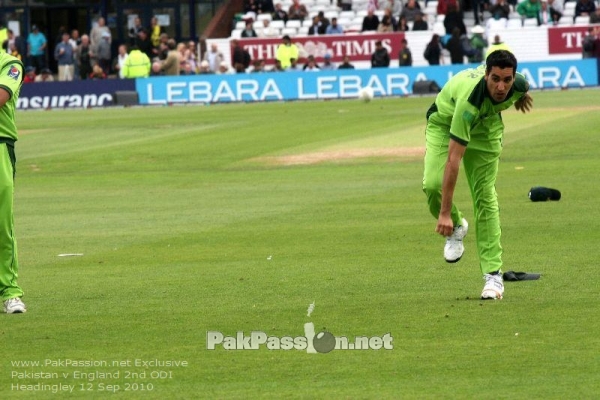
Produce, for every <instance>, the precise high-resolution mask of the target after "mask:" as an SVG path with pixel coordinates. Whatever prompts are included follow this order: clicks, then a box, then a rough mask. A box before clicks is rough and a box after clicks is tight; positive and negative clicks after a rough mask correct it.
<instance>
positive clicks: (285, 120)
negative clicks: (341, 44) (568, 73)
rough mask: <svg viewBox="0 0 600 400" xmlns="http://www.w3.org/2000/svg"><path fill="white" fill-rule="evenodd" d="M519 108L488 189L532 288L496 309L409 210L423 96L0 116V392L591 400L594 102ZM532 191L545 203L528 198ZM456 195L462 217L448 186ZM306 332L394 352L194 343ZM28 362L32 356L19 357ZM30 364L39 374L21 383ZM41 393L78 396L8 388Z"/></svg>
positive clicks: (554, 98)
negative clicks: (0, 200) (5, 141)
mask: <svg viewBox="0 0 600 400" xmlns="http://www.w3.org/2000/svg"><path fill="white" fill-rule="evenodd" d="M533 97H534V111H533V112H532V113H531V114H527V115H523V114H519V113H517V112H516V111H515V110H514V109H512V110H509V111H507V112H505V113H503V118H504V121H505V124H506V131H505V140H504V152H503V154H502V159H501V166H500V173H499V176H498V181H497V191H498V194H499V201H500V207H501V221H502V233H503V239H502V243H503V247H504V250H505V252H504V256H503V259H504V262H505V267H504V270H515V271H527V272H539V273H542V274H543V276H542V278H541V279H540V280H539V281H534V282H519V283H512V282H508V283H506V289H505V298H504V299H503V300H501V301H495V302H494V301H490V302H482V301H480V300H479V294H480V292H481V288H482V287H483V280H482V279H481V274H480V272H479V265H478V261H477V256H476V252H475V240H474V236H475V235H474V230H473V232H471V233H470V234H469V235H468V236H467V238H466V239H465V247H466V252H465V256H464V257H463V259H462V260H461V261H460V263H458V264H454V265H449V264H446V263H445V262H444V260H443V256H442V248H443V245H444V240H443V238H441V237H439V236H438V235H436V234H435V232H434V228H435V219H433V218H432V217H431V215H429V214H428V211H427V207H426V203H425V196H424V194H423V193H422V191H421V181H422V169H423V166H422V156H421V155H420V153H419V152H420V151H421V150H422V147H423V146H424V122H425V119H424V118H425V112H426V110H427V108H428V107H429V105H430V104H431V102H432V101H433V98H432V97H422V98H390V99H376V100H374V101H372V102H371V103H368V104H365V103H361V102H359V101H357V100H346V101H326V102H322V101H319V102H290V103H271V104H235V105H219V106H183V107H156V108H115V109H93V110H77V111H58V110H57V111H50V112H47V111H38V112H19V113H18V116H17V117H18V125H19V128H20V131H21V136H20V140H19V141H18V143H17V157H18V164H17V178H16V194H15V225H16V230H17V237H18V240H19V261H20V265H21V271H20V280H19V282H20V284H21V285H22V287H23V288H24V290H25V292H26V295H25V297H24V298H23V300H24V301H25V302H26V304H27V306H28V312H27V313H26V314H23V315H2V327H1V329H0V332H1V336H0V337H1V339H2V342H3V344H4V346H3V347H4V351H3V353H4V354H3V357H2V358H3V361H2V369H1V371H2V372H1V374H0V395H1V396H2V398H29V397H36V398H58V397H61V398H62V397H67V398H104V397H110V398H156V399H159V398H160V399H196V398H207V399H231V398H233V399H251V398H273V399H279V398H300V399H317V398H318V399H397V398H409V399H410V398H464V399H473V398H478V399H499V398H507V399H532V398H545V399H547V398H556V399H564V398H595V397H596V396H597V395H598V393H600V382H599V380H598V377H599V376H600V355H599V351H600V339H599V336H598V330H599V327H600V322H599V315H600V314H599V296H598V283H597V279H596V277H597V271H598V270H597V268H598V245H599V243H600V234H598V221H599V220H600V211H599V207H598V205H599V201H598V199H599V198H600V186H599V185H598V176H599V172H598V171H599V170H600V157H599V151H600V132H599V127H600V106H599V104H600V102H599V101H598V99H599V98H600V92H599V91H598V90H569V91H551V92H534V93H533ZM420 149H421V150H420ZM315 154H317V155H319V157H320V158H319V159H318V160H315ZM311 157H312V158H311ZM298 160H304V161H302V162H303V163H302V164H298ZM311 160H312V161H311ZM536 185H543V186H549V187H554V188H557V189H559V190H561V192H562V194H563V197H562V199H561V200H560V201H559V202H547V203H532V202H530V201H529V200H528V197H527V193H528V191H529V189H530V188H531V187H532V186H536ZM455 199H456V201H457V203H458V205H459V207H460V208H461V209H462V210H463V211H464V212H465V215H466V216H467V218H468V219H469V220H471V219H472V212H471V210H470V209H471V207H472V206H471V201H470V197H469V193H468V188H467V186H466V182H465V179H464V175H463V174H462V172H461V175H460V177H459V183H458V187H457V192H456V195H455ZM68 253H76V254H83V255H81V256H71V257H59V256H58V255H59V254H68ZM313 301H314V302H315V309H314V311H313V313H312V315H311V316H310V317H307V308H308V305H309V304H310V303H312V302H313ZM306 322H313V323H314V325H315V328H316V330H317V332H318V331H322V330H327V331H329V332H331V333H333V334H335V335H337V336H347V337H349V338H354V337H355V336H383V335H384V334H386V333H390V334H391V335H392V336H393V338H394V341H393V345H394V348H393V350H377V351H375V350H361V351H358V350H355V351H341V350H334V351H332V352H331V353H328V354H307V353H306V352H305V351H301V350H288V351H284V350H279V351H270V350H267V349H265V348H262V349H260V350H246V351H227V350H224V349H223V348H220V347H218V348H217V349H216V350H207V349H206V333H207V331H220V332H222V333H223V334H225V335H233V336H234V335H236V333H237V332H238V331H243V332H245V333H246V334H249V333H250V332H251V331H263V332H265V333H267V334H268V335H271V336H279V337H282V336H292V337H293V336H301V335H303V333H304V331H303V325H304V323H306ZM36 360H37V361H39V362H41V363H46V362H49V363H50V364H49V365H42V366H39V367H24V366H23V365H22V364H19V363H21V362H24V361H36ZM46 360H51V361H46ZM60 360H63V361H64V360H80V361H84V360H88V361H92V360H93V361H95V362H104V361H106V362H107V363H112V362H123V366H117V365H115V366H113V365H112V364H109V365H110V366H109V367H93V366H90V367H72V366H63V365H60V362H61V361H60ZM135 360H141V361H144V360H146V361H148V360H160V361H161V362H162V361H167V360H175V361H186V362H187V363H188V366H186V367H156V368H154V367H148V368H146V367H139V366H135V365H133V364H134V363H135ZM141 361H140V362H141ZM53 362H57V363H58V364H56V365H54V364H52V363H53ZM127 363H130V364H131V365H127ZM116 371H120V375H119V377H118V378H104V379H103V378H97V379H94V380H90V379H89V378H88V379H86V378H81V375H77V376H79V378H76V375H75V374H81V373H92V374H95V373H96V372H98V373H114V372H116ZM153 371H167V372H170V375H169V378H164V379H151V378H149V377H148V376H149V375H150V374H151V373H152V372H153ZM36 372H44V373H56V374H58V375H59V378H58V379H36V378H28V377H27V375H19V374H25V373H36ZM143 373H146V378H141V377H143V375H144V374H143ZM62 374H67V375H65V376H64V377H63V375H62ZM126 374H128V375H129V378H125V375H126ZM135 374H137V375H135ZM20 376H23V377H20ZM140 376H141V377H140ZM37 383H42V384H46V385H50V384H59V383H62V384H66V385H74V386H75V390H74V391H73V393H70V394H69V393H64V392H60V393H56V394H53V393H52V392H51V391H50V390H45V391H38V392H34V391H31V390H16V389H15V385H35V384H37ZM134 384H135V385H138V386H137V390H133V388H134V387H136V386H135V385H134ZM148 384H150V385H152V389H151V390H149V386H148ZM90 385H91V386H90ZM107 385H112V386H108V387H110V388H111V390H114V389H116V386H117V385H118V386H119V388H118V389H119V390H118V391H117V392H116V393H109V391H107V390H101V389H102V388H104V389H106V388H107ZM142 386H143V387H144V389H145V390H141V389H140V388H141V387H142ZM90 388H91V389H92V390H89V391H88V390H87V389H90ZM126 388H129V389H130V390H125V389H126Z"/></svg>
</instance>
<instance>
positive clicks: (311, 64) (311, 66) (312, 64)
mask: <svg viewBox="0 0 600 400" xmlns="http://www.w3.org/2000/svg"><path fill="white" fill-rule="evenodd" d="M302 70H303V71H319V70H320V68H319V66H318V65H317V60H315V56H313V55H312V54H311V55H309V56H308V58H307V59H306V64H304V67H303V68H302Z"/></svg>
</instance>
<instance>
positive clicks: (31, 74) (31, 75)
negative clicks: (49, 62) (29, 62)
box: [23, 67, 35, 83]
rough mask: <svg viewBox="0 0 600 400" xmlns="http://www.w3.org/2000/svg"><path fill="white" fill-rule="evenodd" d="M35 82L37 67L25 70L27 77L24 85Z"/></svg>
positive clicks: (24, 78)
mask: <svg viewBox="0 0 600 400" xmlns="http://www.w3.org/2000/svg"><path fill="white" fill-rule="evenodd" d="M33 82H35V67H27V68H25V76H24V77H23V83H33Z"/></svg>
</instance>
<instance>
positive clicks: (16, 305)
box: [4, 297, 27, 314]
mask: <svg viewBox="0 0 600 400" xmlns="http://www.w3.org/2000/svg"><path fill="white" fill-rule="evenodd" d="M25 311H27V307H25V303H23V302H22V301H21V299H20V298H19V297H15V298H13V299H8V300H5V301H4V312H5V313H7V314H21V313H24V312H25Z"/></svg>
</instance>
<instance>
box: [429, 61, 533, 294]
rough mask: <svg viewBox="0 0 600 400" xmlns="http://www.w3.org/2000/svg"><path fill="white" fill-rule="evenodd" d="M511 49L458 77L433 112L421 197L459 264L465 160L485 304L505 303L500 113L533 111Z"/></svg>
mask: <svg viewBox="0 0 600 400" xmlns="http://www.w3.org/2000/svg"><path fill="white" fill-rule="evenodd" d="M516 71H517V60H516V58H515V56H514V55H513V54H512V53H511V52H509V51H507V50H497V51H495V52H493V53H491V54H490V55H489V56H488V57H487V59H486V63H485V65H481V66H480V67H478V68H476V69H468V70H465V71H462V72H460V73H458V74H457V75H455V76H454V77H452V78H451V79H450V80H449V81H448V82H447V83H446V85H445V86H444V88H443V89H442V91H441V92H440V93H439V94H438V95H437V97H436V99H435V103H434V104H433V105H432V106H431V107H430V108H429V111H428V112H427V128H426V131H425V138H426V153H425V172H424V176H423V191H424V192H425V194H426V195H427V202H428V204H429V211H430V212H431V214H432V215H433V216H434V217H435V218H437V226H436V228H435V230H436V232H437V233H439V234H440V235H442V236H445V237H446V245H445V246H444V258H445V259H446V261H447V262H449V263H454V262H457V261H458V260H460V258H461V257H462V255H463V252H464V246H463V242H462V241H463V238H464V237H465V236H466V234H467V231H468V229H469V224H468V223H467V221H466V219H465V218H463V214H462V213H461V211H460V210H459V209H458V207H457V206H456V204H454V202H453V197H454V189H455V187H456V181H457V179H458V171H459V168H460V162H461V160H462V161H463V166H464V169H465V173H466V176H467V182H468V184H469V188H470V191H471V197H472V199H473V206H474V214H475V215H474V217H475V234H476V241H477V251H478V255H479V265H480V268H481V272H482V274H483V276H484V279H485V286H484V288H483V291H482V293H481V298H482V299H501V298H502V296H503V294H504V283H503V280H502V271H501V267H502V258H501V256H502V247H501V245H500V218H499V212H498V199H497V195H496V189H495V183H496V176H497V174H498V160H499V158H500V153H501V151H502V136H503V132H504V124H503V123H502V116H501V114H500V113H501V112H502V111H504V110H506V109H508V108H509V107H511V106H512V105H513V104H514V105H515V108H516V109H517V110H520V111H522V112H528V111H530V109H531V107H532V105H533V99H532V98H531V97H530V96H529V94H528V93H527V91H528V89H529V84H528V83H527V81H526V80H525V77H524V76H523V75H521V74H519V73H517V72H516Z"/></svg>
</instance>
